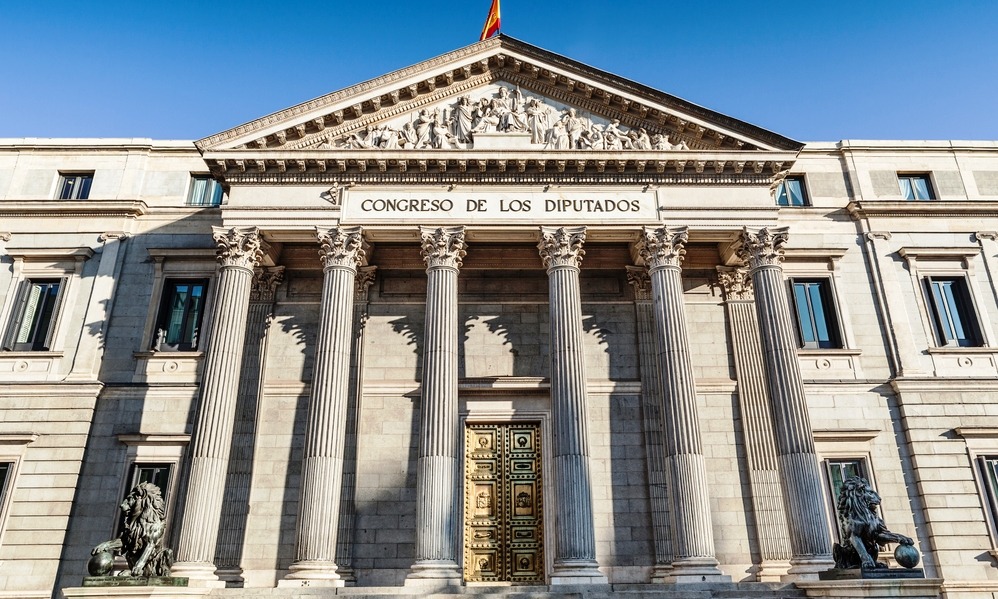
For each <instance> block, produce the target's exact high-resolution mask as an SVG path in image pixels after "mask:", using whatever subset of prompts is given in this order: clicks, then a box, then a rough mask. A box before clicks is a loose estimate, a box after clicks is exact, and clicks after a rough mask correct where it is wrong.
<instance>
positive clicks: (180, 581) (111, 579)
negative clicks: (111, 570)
mask: <svg viewBox="0 0 998 599" xmlns="http://www.w3.org/2000/svg"><path fill="white" fill-rule="evenodd" d="M83 586H85V587H185V586H187V578H185V577H182V576H87V577H85V578H84V579H83Z"/></svg>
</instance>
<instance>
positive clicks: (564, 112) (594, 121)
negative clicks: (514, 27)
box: [313, 82, 689, 151]
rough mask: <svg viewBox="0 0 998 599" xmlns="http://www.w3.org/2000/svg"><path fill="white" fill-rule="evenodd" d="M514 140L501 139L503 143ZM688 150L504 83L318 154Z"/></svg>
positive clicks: (324, 144) (335, 139) (342, 137)
mask: <svg viewBox="0 0 998 599" xmlns="http://www.w3.org/2000/svg"><path fill="white" fill-rule="evenodd" d="M504 137H505V138H508V139H505V140H503V139H501V138H504ZM497 138H499V139H498V141H500V143H501V144H502V147H516V148H523V149H538V150H611V151H614V150H686V149H689V148H688V147H687V145H686V143H685V142H683V141H680V142H679V143H675V144H674V143H672V142H671V141H670V140H669V136H668V135H667V134H666V133H662V132H649V131H647V130H646V129H645V128H643V127H626V126H623V125H621V123H620V121H619V120H617V119H607V118H604V117H602V116H600V115H597V114H594V113H592V112H589V111H587V110H583V109H579V108H576V107H572V106H568V105H566V104H563V103H561V102H558V101H555V100H552V99H550V98H546V97H543V96H541V95H538V94H535V93H533V92H530V91H525V90H522V89H520V88H519V87H517V86H512V85H509V84H506V83H505V82H498V83H495V84H490V85H487V86H485V87H482V88H480V89H477V90H475V91H474V92H473V93H470V94H466V95H462V96H459V97H457V98H450V99H447V100H444V101H441V102H437V103H435V104H433V105H430V106H426V107H423V108H421V109H419V110H418V111H414V112H411V113H408V114H404V115H400V116H398V117H395V118H392V119H389V120H385V121H382V122H380V123H376V124H371V125H368V126H366V127H364V128H363V129H358V130H355V131H352V132H349V133H341V134H339V135H336V136H330V137H327V138H325V139H322V140H320V141H318V142H317V143H316V144H315V145H314V146H313V147H314V148H316V149H357V150H370V149H382V150H426V149H440V150H446V149H474V148H475V147H476V140H477V141H478V142H479V143H478V145H479V149H482V147H483V146H484V145H485V144H484V143H483V142H484V140H486V139H487V140H488V142H487V143H488V144H489V145H488V147H489V148H493V147H496V145H495V142H496V141H497Z"/></svg>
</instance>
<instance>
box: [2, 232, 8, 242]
mask: <svg viewBox="0 0 998 599" xmlns="http://www.w3.org/2000/svg"><path fill="white" fill-rule="evenodd" d="M0 241H10V233H9V232H7V231H0Z"/></svg>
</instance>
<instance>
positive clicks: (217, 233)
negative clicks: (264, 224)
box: [211, 227, 263, 269]
mask: <svg viewBox="0 0 998 599" xmlns="http://www.w3.org/2000/svg"><path fill="white" fill-rule="evenodd" d="M211 232H212V237H213V238H214V239H215V245H216V246H218V256H217V259H218V262H219V264H221V265H222V266H238V267H242V268H248V269H249V268H253V267H254V266H257V265H258V264H260V258H262V257H263V247H262V244H263V240H262V239H260V229H258V228H257V227H231V228H226V227H212V228H211Z"/></svg>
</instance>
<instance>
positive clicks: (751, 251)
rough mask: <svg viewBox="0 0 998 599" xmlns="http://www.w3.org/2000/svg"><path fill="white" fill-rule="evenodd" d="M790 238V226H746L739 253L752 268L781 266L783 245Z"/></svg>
mask: <svg viewBox="0 0 998 599" xmlns="http://www.w3.org/2000/svg"><path fill="white" fill-rule="evenodd" d="M789 239H790V233H789V228H788V227H763V228H761V229H750V228H749V227H745V228H744V229H743V230H742V237H741V246H740V247H739V248H738V251H737V254H738V257H739V258H741V259H742V261H743V262H745V263H746V264H748V265H749V266H750V267H751V268H752V269H756V268H761V267H763V266H779V265H780V263H782V262H783V246H784V245H786V243H787V241H788V240H789Z"/></svg>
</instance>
